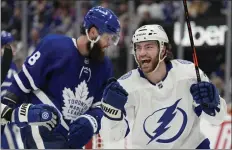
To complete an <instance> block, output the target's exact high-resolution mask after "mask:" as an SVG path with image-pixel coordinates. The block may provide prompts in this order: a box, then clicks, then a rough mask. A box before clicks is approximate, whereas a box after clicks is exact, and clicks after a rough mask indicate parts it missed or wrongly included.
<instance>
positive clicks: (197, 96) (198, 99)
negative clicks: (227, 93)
mask: <svg viewBox="0 0 232 150" xmlns="http://www.w3.org/2000/svg"><path fill="white" fill-rule="evenodd" d="M190 93H191V94H192V97H193V100H194V101H195V103H196V104H200V106H201V107H202V110H203V111H204V112H205V113H206V114H208V115H210V116H215V114H216V111H217V112H219V111H220V97H219V94H218V90H217V88H216V87H215V86H214V85H213V84H212V83H210V82H205V81H203V82H199V83H197V84H193V85H192V86H191V87H190Z"/></svg>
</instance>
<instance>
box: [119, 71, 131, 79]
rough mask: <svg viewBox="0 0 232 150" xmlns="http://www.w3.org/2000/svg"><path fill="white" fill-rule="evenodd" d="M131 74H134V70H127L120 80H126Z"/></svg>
mask: <svg viewBox="0 0 232 150" xmlns="http://www.w3.org/2000/svg"><path fill="white" fill-rule="evenodd" d="M131 74H132V71H130V72H127V73H126V74H124V75H123V76H121V77H120V78H119V80H125V79H127V78H128V77H130V76H131Z"/></svg>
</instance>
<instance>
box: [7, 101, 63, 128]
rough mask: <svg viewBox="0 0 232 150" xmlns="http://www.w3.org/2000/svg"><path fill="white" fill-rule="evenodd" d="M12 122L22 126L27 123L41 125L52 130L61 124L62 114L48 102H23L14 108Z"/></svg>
mask: <svg viewBox="0 0 232 150" xmlns="http://www.w3.org/2000/svg"><path fill="white" fill-rule="evenodd" d="M11 122H13V123H15V124H16V125H17V126H19V127H21V128H22V127H25V126H27V125H39V126H45V127H47V128H48V130H50V131H51V130H52V129H54V128H55V127H57V125H59V124H60V114H59V113H58V111H57V110H56V108H54V107H52V106H49V105H46V104H37V105H32V104H27V103H23V104H22V105H21V106H20V107H18V108H15V109H14V110H13V112H12V116H11Z"/></svg>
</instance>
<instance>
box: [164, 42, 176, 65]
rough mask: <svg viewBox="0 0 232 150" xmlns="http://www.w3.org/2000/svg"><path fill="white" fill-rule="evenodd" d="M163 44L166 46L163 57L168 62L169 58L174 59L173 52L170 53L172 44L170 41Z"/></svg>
mask: <svg viewBox="0 0 232 150" xmlns="http://www.w3.org/2000/svg"><path fill="white" fill-rule="evenodd" d="M164 46H165V47H166V56H167V57H166V58H165V59H164V61H165V62H169V61H170V60H172V59H174V56H173V53H172V45H171V44H170V43H164Z"/></svg>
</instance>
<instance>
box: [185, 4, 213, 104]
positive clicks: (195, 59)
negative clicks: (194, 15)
mask: <svg viewBox="0 0 232 150" xmlns="http://www.w3.org/2000/svg"><path fill="white" fill-rule="evenodd" d="M183 4H184V11H185V19H186V23H187V27H188V33H189V39H190V43H191V48H192V50H193V62H194V65H195V70H196V76H197V82H201V77H200V73H199V66H198V60H197V53H196V48H195V46H194V41H193V34H192V29H191V25H190V20H189V13H188V7H187V1H186V0H183ZM201 105H202V106H203V107H207V108H208V107H209V105H208V104H206V103H202V104H201Z"/></svg>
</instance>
